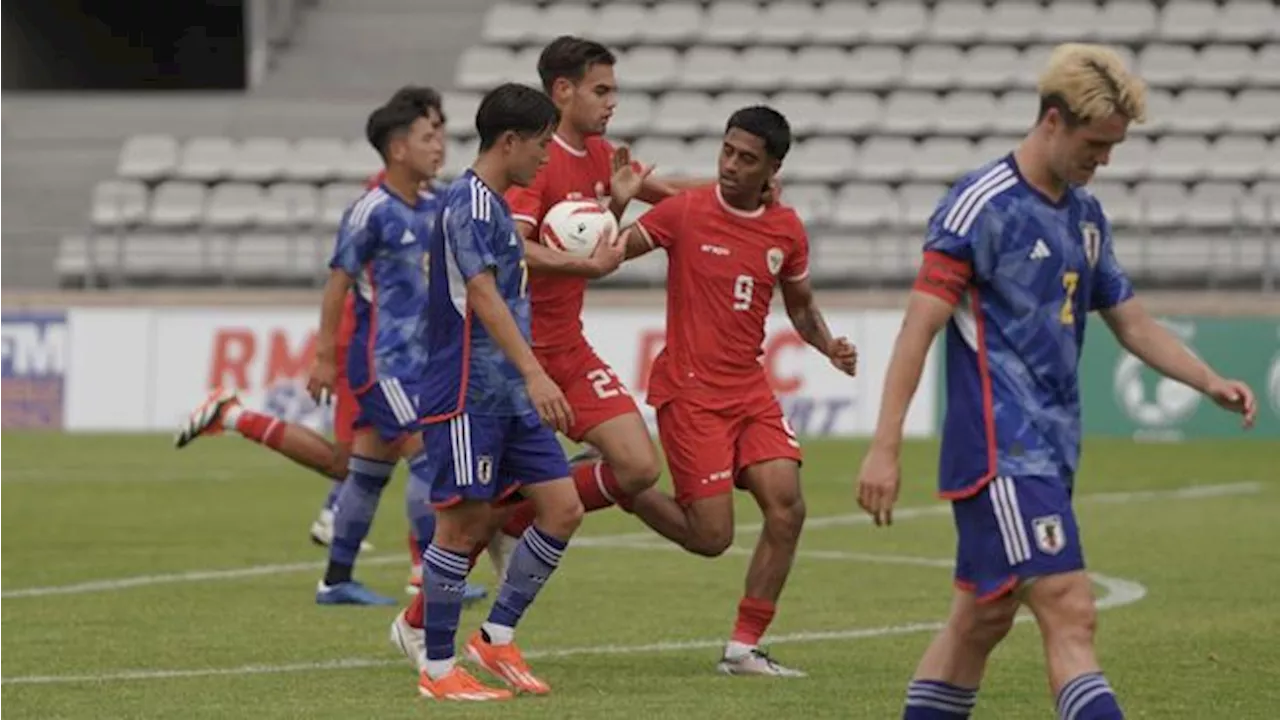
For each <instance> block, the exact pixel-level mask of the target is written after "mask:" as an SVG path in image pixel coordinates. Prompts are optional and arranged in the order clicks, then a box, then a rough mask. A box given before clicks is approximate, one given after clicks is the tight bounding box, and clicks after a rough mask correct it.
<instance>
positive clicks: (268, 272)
mask: <svg viewBox="0 0 1280 720" xmlns="http://www.w3.org/2000/svg"><path fill="white" fill-rule="evenodd" d="M298 245H299V243H297V242H295V241H294V239H293V238H292V237H290V236H289V235H284V234H274V233H245V234H243V235H240V236H238V237H236V238H235V240H234V241H233V244H232V251H231V253H230V254H229V255H228V258H227V272H228V273H229V274H230V275H231V276H232V277H233V278H235V279H237V280H241V281H246V282H254V283H257V282H271V281H282V280H283V281H290V280H293V281H297V280H302V279H311V278H313V277H314V276H315V268H314V267H313V265H314V258H313V257H312V256H311V253H309V252H306V251H302V252H300V248H299V247H298ZM308 249H309V248H308Z"/></svg>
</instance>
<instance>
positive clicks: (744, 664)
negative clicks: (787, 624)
mask: <svg viewBox="0 0 1280 720" xmlns="http://www.w3.org/2000/svg"><path fill="white" fill-rule="evenodd" d="M716 670H717V671H719V672H720V673H721V674H724V675H766V676H771V677H808V673H806V672H804V671H803V670H796V669H794V668H789V667H786V666H784V665H779V664H778V663H776V662H774V660H773V658H771V657H769V654H768V653H767V652H765V651H764V650H761V649H760V648H758V647H755V648H751V649H750V650H749V651H748V652H746V653H744V654H742V655H737V656H735V657H732V658H731V657H729V656H728V655H727V654H726V655H724V656H723V657H721V658H720V663H719V664H718V665H716Z"/></svg>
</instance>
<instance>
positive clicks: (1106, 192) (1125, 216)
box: [1089, 180, 1142, 227]
mask: <svg viewBox="0 0 1280 720" xmlns="http://www.w3.org/2000/svg"><path fill="white" fill-rule="evenodd" d="M1089 192H1091V193H1092V194H1093V195H1094V196H1096V197H1097V198H1098V201H1099V202H1101V203H1102V211H1103V212H1104V213H1106V216H1107V219H1108V220H1110V221H1111V224H1112V225H1116V226H1122V227H1130V226H1133V225H1137V224H1138V223H1139V222H1140V221H1141V219H1142V218H1141V213H1140V210H1139V208H1138V204H1137V202H1136V201H1135V200H1134V197H1133V192H1132V191H1131V190H1130V189H1129V186H1127V185H1125V184H1124V183H1122V182H1117V181H1114V180H1098V181H1095V182H1092V183H1090V184H1089Z"/></svg>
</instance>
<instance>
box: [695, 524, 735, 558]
mask: <svg viewBox="0 0 1280 720" xmlns="http://www.w3.org/2000/svg"><path fill="white" fill-rule="evenodd" d="M732 546H733V527H731V526H724V527H720V526H717V527H712V528H703V529H700V530H698V531H697V532H695V533H693V535H692V536H690V538H689V544H688V545H686V546H685V549H686V550H688V551H689V552H691V553H693V554H695V555H701V556H703V557H709V558H713V557H720V556H721V555H723V554H725V552H726V551H727V550H728V549H729V548H730V547H732Z"/></svg>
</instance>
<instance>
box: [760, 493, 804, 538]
mask: <svg viewBox="0 0 1280 720" xmlns="http://www.w3.org/2000/svg"><path fill="white" fill-rule="evenodd" d="M806 512H807V511H806V509H805V504H804V498H803V497H801V496H800V494H799V493H796V494H795V495H793V496H788V497H787V498H784V499H783V500H782V502H779V503H777V504H775V505H771V506H770V507H769V508H767V509H766V510H765V512H764V523H765V531H766V532H768V533H769V534H770V535H771V536H772V537H774V538H776V539H778V540H782V541H785V542H789V543H793V544H794V543H796V542H798V541H799V540H800V531H801V530H803V529H804V518H805V513H806Z"/></svg>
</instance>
